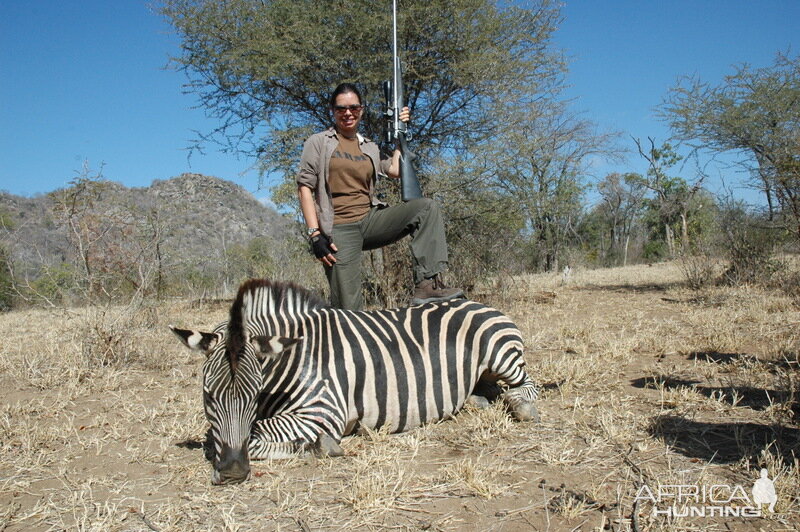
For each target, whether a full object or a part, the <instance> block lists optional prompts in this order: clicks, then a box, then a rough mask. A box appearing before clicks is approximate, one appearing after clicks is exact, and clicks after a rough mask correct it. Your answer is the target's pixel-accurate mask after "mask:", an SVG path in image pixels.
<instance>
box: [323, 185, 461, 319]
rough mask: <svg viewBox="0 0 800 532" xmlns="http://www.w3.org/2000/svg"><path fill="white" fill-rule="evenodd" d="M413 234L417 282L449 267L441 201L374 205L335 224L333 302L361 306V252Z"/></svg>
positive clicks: (331, 270)
mask: <svg viewBox="0 0 800 532" xmlns="http://www.w3.org/2000/svg"><path fill="white" fill-rule="evenodd" d="M406 235H411V255H412V258H413V268H414V282H415V283H419V282H420V281H422V280H423V279H426V278H429V277H433V276H434V275H436V274H437V273H440V272H442V271H444V269H445V268H446V267H447V242H446V241H445V234H444V220H443V219H442V211H441V209H440V207H439V204H438V203H436V202H435V201H433V200H430V199H427V198H420V199H415V200H411V201H409V202H406V203H403V204H400V205H394V206H392V207H386V208H383V209H381V208H372V209H370V211H369V213H367V215H366V216H365V217H364V218H362V219H361V220H359V221H358V222H354V223H350V224H340V225H336V226H334V228H333V243H334V244H336V247H337V248H338V249H339V251H337V252H336V255H335V256H336V263H335V264H334V265H333V266H332V267H327V266H326V267H325V274H326V276H327V277H328V283H329V284H330V287H331V305H332V306H334V307H337V308H342V309H347V310H361V307H362V306H363V304H364V297H363V294H362V291H361V252H362V251H365V250H370V249H377V248H380V247H383V246H386V245H388V244H391V243H393V242H396V241H397V240H400V239H401V238H403V237H404V236H406Z"/></svg>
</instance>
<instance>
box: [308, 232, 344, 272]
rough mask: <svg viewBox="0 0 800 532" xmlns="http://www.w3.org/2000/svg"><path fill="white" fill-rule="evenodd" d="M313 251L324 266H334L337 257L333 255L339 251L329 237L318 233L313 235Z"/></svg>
mask: <svg viewBox="0 0 800 532" xmlns="http://www.w3.org/2000/svg"><path fill="white" fill-rule="evenodd" d="M311 251H313V252H314V256H315V257H317V258H318V259H319V261H320V262H321V263H322V264H324V265H325V266H333V264H334V263H335V262H336V257H334V256H333V255H334V253H336V252H337V251H339V250H338V249H337V248H336V244H334V243H333V241H331V239H330V238H329V237H328V235H326V234H325V233H322V232H318V233H314V234H313V235H311Z"/></svg>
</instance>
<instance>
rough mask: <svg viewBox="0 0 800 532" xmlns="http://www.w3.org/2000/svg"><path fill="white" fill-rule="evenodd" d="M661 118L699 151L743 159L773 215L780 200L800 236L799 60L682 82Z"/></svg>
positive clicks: (782, 57)
mask: <svg viewBox="0 0 800 532" xmlns="http://www.w3.org/2000/svg"><path fill="white" fill-rule="evenodd" d="M660 114H661V116H662V117H663V118H664V119H665V120H666V121H667V122H668V123H669V125H670V127H671V128H672V131H673V132H674V135H675V137H676V138H677V139H679V140H681V141H685V142H687V143H688V144H690V145H691V146H693V147H694V148H695V149H703V150H708V151H710V152H711V153H722V152H734V153H737V154H739V155H741V156H743V160H742V164H744V165H745V166H746V167H747V168H748V169H750V170H751V172H752V174H753V175H754V176H755V178H756V186H757V188H759V189H760V190H761V191H762V192H763V193H764V195H765V198H766V200H767V203H768V206H769V211H770V217H771V218H772V216H773V215H774V214H775V212H776V205H775V203H776V202H777V206H780V207H781V208H782V210H783V213H784V214H785V216H786V217H787V219H788V220H790V222H791V229H792V231H793V232H794V233H795V234H796V235H800V56H797V57H794V58H791V57H789V56H787V55H784V54H780V53H779V54H777V56H776V59H775V62H774V63H773V64H772V65H770V66H767V67H763V68H753V67H752V66H750V65H747V64H743V65H739V66H736V67H735V70H734V73H733V74H731V75H729V76H726V77H725V78H724V80H723V81H722V82H721V83H719V84H717V85H712V84H710V83H708V82H703V81H701V80H700V79H699V78H697V77H685V78H682V79H681V80H680V81H679V83H678V85H677V86H676V87H674V88H673V89H671V90H670V91H669V93H668V95H667V96H666V97H665V99H664V102H663V104H662V106H661V109H660Z"/></svg>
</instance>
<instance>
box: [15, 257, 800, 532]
mask: <svg viewBox="0 0 800 532" xmlns="http://www.w3.org/2000/svg"><path fill="white" fill-rule="evenodd" d="M553 295H554V296H555V297H553ZM474 297H475V298H476V299H481V300H483V301H484V302H487V303H489V304H492V305H493V306H496V307H497V308H500V309H501V310H503V311H505V312H507V313H508V314H509V315H510V316H511V317H512V318H513V319H514V320H515V322H516V323H517V325H518V326H519V327H520V329H521V330H522V332H523V336H524V337H525V339H526V343H527V347H528V350H527V353H526V360H527V362H528V365H529V368H530V372H531V374H532V375H533V377H534V379H536V380H537V381H538V382H539V383H540V385H541V386H542V388H543V394H542V399H541V401H540V405H539V408H540V412H541V414H542V422H541V423H539V424H528V423H515V422H513V421H511V420H510V419H509V417H508V416H507V414H506V413H505V412H504V411H503V410H502V408H501V407H500V406H499V405H497V406H493V407H491V408H489V409H487V410H482V411H472V410H468V411H465V412H462V413H460V414H459V415H458V416H456V417H455V418H454V419H452V420H449V421H445V422H442V423H438V424H435V425H428V426H425V427H422V428H420V429H418V430H415V431H412V432H410V433H406V434H401V435H388V434H383V433H380V432H378V433H373V434H368V435H366V436H356V437H351V438H347V439H345V441H344V442H343V447H344V449H345V451H346V456H345V457H342V458H335V459H316V458H302V459H300V458H298V459H293V460H287V461H271V462H270V461H265V462H256V463H255V464H254V473H253V476H252V478H251V479H250V480H249V481H248V482H246V483H244V484H241V485H237V486H226V487H213V486H211V485H210V482H209V479H210V474H209V465H208V462H207V461H206V460H205V458H204V452H203V448H202V442H203V441H204V440H205V431H206V428H207V425H206V421H205V419H204V417H203V413H202V404H201V392H200V370H201V360H200V358H198V357H197V356H196V355H195V354H193V353H191V352H189V351H188V350H185V349H184V348H182V346H180V345H179V343H178V342H177V341H176V340H174V339H173V338H172V337H171V333H170V332H169V331H168V329H167V324H169V323H174V324H176V325H182V326H190V327H197V328H210V327H212V326H213V325H215V324H216V323H217V322H219V321H221V320H222V319H224V318H225V314H226V310H227V309H226V306H225V305H224V304H205V305H197V304H191V303H189V302H177V303H170V304H164V305H162V306H158V307H149V308H145V309H137V310H136V311H132V310H131V309H73V310H70V311H64V310H29V311H18V312H12V313H8V314H4V315H0V331H2V339H3V340H2V343H0V530H4V529H5V530H62V529H78V530H104V531H105V530H143V531H146V530H165V531H166V530H199V529H209V530H211V529H220V530H223V529H224V530H298V531H301V530H302V531H306V530H344V529H346V530H350V529H362V530H384V529H392V530H498V531H500V530H503V531H516V530H632V529H633V528H634V526H635V527H636V528H638V529H639V530H753V531H757V530H795V529H797V528H799V527H800V464H798V456H797V455H798V453H800V426H798V417H799V415H800V412H798V407H797V405H798V397H796V395H797V393H798V379H799V378H800V377H799V375H800V369H798V349H799V348H800V328H798V324H800V307H798V304H797V302H796V301H793V300H792V299H790V298H788V297H785V296H782V295H780V294H775V293H770V292H766V291H763V290H759V289H754V288H749V289H748V288H739V289H727V288H714V289H709V290H707V291H705V292H693V291H689V290H687V289H686V288H684V287H683V284H682V276H681V273H680V270H679V268H678V267H677V266H675V265H655V266H653V267H646V266H644V267H628V268H617V269H610V270H599V271H579V272H577V273H575V274H574V275H573V278H572V279H571V280H570V281H569V282H568V283H567V284H566V285H564V284H562V283H561V279H560V278H558V277H555V276H546V275H542V276H531V277H526V278H523V279H518V278H515V279H507V280H503V281H502V282H498V283H497V284H496V285H494V286H490V287H486V288H485V289H483V291H482V293H476V294H474ZM762 467H765V468H767V469H768V471H769V476H770V478H772V479H775V486H776V491H777V495H778V502H777V505H776V507H775V513H769V512H768V511H766V510H764V515H763V517H737V516H735V515H731V514H730V513H729V514H728V515H725V516H714V517H708V516H706V517H699V516H694V517H675V516H666V515H664V513H663V512H662V514H661V515H656V516H654V515H653V511H654V509H656V510H662V511H663V510H665V509H666V508H668V507H670V506H671V501H670V502H664V501H662V502H660V503H657V504H655V505H654V504H652V502H651V501H649V500H647V499H644V498H640V500H639V501H638V503H637V502H636V501H635V498H636V495H637V493H640V490H641V489H642V487H643V486H646V487H647V488H649V489H650V490H651V491H653V492H656V490H657V489H658V487H662V488H664V487H665V486H669V485H673V486H674V485H688V486H697V487H699V488H706V487H711V486H731V487H735V486H741V487H742V490H743V492H746V494H747V495H748V496H749V495H750V488H751V487H752V485H753V483H754V482H755V480H756V479H758V477H759V470H760V468H762ZM664 489H666V488H664ZM721 489H723V488H717V490H718V491H717V492H716V494H717V495H716V496H717V499H719V498H725V493H727V495H730V491H729V492H725V493H723V492H721V491H719V490H721ZM714 504H715V503H706V504H703V503H699V502H696V501H693V500H691V499H688V500H687V499H686V498H684V499H683V500H682V501H680V504H678V505H677V506H678V508H677V511H678V513H683V512H684V511H688V510H690V509H691V508H693V507H704V506H708V505H714ZM743 504H744V502H742V500H741V499H739V500H735V501H733V502H732V503H731V504H724V505H723V504H719V505H718V506H726V507H733V508H735V507H740V506H741V505H743Z"/></svg>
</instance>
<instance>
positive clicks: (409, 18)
mask: <svg viewBox="0 0 800 532" xmlns="http://www.w3.org/2000/svg"><path fill="white" fill-rule="evenodd" d="M528 5H529V7H527V8H520V7H516V6H507V7H500V6H498V5H497V4H495V3H494V2H490V1H488V0H432V1H428V2H408V3H405V4H403V5H402V6H401V8H400V10H399V14H398V17H399V21H398V32H399V35H398V41H399V45H400V46H399V47H400V49H401V59H402V61H403V64H404V66H405V75H404V82H405V86H406V97H407V99H408V103H409V105H410V106H411V107H412V109H413V114H414V116H413V132H414V136H415V139H416V140H415V149H416V150H417V151H418V152H421V154H423V155H425V156H424V157H420V159H419V160H418V163H420V164H421V165H422V166H425V165H426V164H427V161H430V160H432V158H431V157H430V156H429V155H428V153H427V152H428V151H430V150H433V151H441V150H444V149H452V148H458V147H463V146H464V145H465V144H467V143H469V142H470V141H474V140H477V139H483V138H485V137H486V136H487V135H490V134H491V133H492V132H493V130H494V127H495V126H496V125H497V123H498V121H499V120H500V119H501V117H498V116H496V115H493V114H491V113H487V112H485V111H486V109H487V105H491V104H493V103H497V102H501V101H505V100H508V99H510V98H514V99H532V98H533V97H534V96H535V95H536V94H540V93H543V92H544V91H546V90H547V88H548V87H549V86H550V85H551V84H552V83H553V81H554V80H555V79H557V78H558V76H559V74H560V73H561V71H562V69H563V62H562V60H561V58H560V56H557V55H556V54H555V53H554V52H552V51H551V50H550V48H549V39H550V36H551V33H552V32H553V30H554V29H555V27H556V24H557V23H558V21H559V11H558V7H557V4H556V3H555V2H553V1H551V0H537V1H534V2H531V3H530V4H528ZM162 11H163V13H164V14H165V15H166V16H167V18H168V19H169V20H170V21H171V23H172V24H173V25H174V26H175V28H176V30H177V31H178V34H179V36H180V38H181V41H182V54H181V55H180V57H176V58H175V59H174V61H175V62H176V64H177V65H178V67H179V68H180V69H181V70H182V71H183V72H185V73H186V75H187V77H188V79H189V83H188V85H187V89H188V91H189V92H193V93H195V94H196V95H197V96H198V98H199V103H200V105H201V106H202V107H203V108H205V109H206V111H207V112H208V114H209V115H210V116H211V117H214V118H216V119H218V120H219V126H218V127H217V128H216V129H214V130H213V131H210V132H205V133H204V134H203V135H202V136H201V137H200V138H199V139H197V140H198V141H199V143H200V144H204V143H206V142H208V141H211V142H218V143H220V144H221V145H222V146H223V148H224V149H228V150H234V151H236V152H239V153H243V154H245V155H248V156H254V157H257V158H258V159H259V161H260V163H261V167H262V169H263V170H264V171H265V172H268V171H273V170H277V171H282V172H284V173H288V174H292V175H293V169H294V168H295V167H296V163H297V159H298V158H299V153H298V150H299V148H300V146H301V143H302V140H303V139H304V138H305V137H306V136H307V135H308V134H309V133H311V132H312V131H313V130H316V129H319V128H321V127H324V126H328V125H329V124H330V116H329V110H328V104H327V96H328V94H330V92H331V90H332V89H333V88H334V87H335V86H336V85H337V84H338V83H339V82H341V81H356V82H358V83H360V84H361V85H362V87H363V89H364V90H363V95H364V98H365V100H366V102H365V103H366V104H367V105H368V108H369V110H370V112H369V113H368V114H367V115H366V116H365V117H364V119H363V121H362V126H363V127H364V130H365V132H366V133H367V134H368V135H369V136H371V137H372V138H374V139H380V138H381V137H382V131H383V119H382V117H381V113H380V112H379V110H380V109H381V107H382V91H381V88H380V83H381V81H382V80H384V79H387V78H388V77H389V73H390V72H391V69H390V66H391V9H390V4H389V3H387V2H385V1H376V0H365V1H362V2H350V3H343V2H334V1H331V0H327V1H320V0H267V1H255V0H228V1H226V2H218V1H216V0H214V1H211V0H166V1H165V3H164V5H163V9H162Z"/></svg>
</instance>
